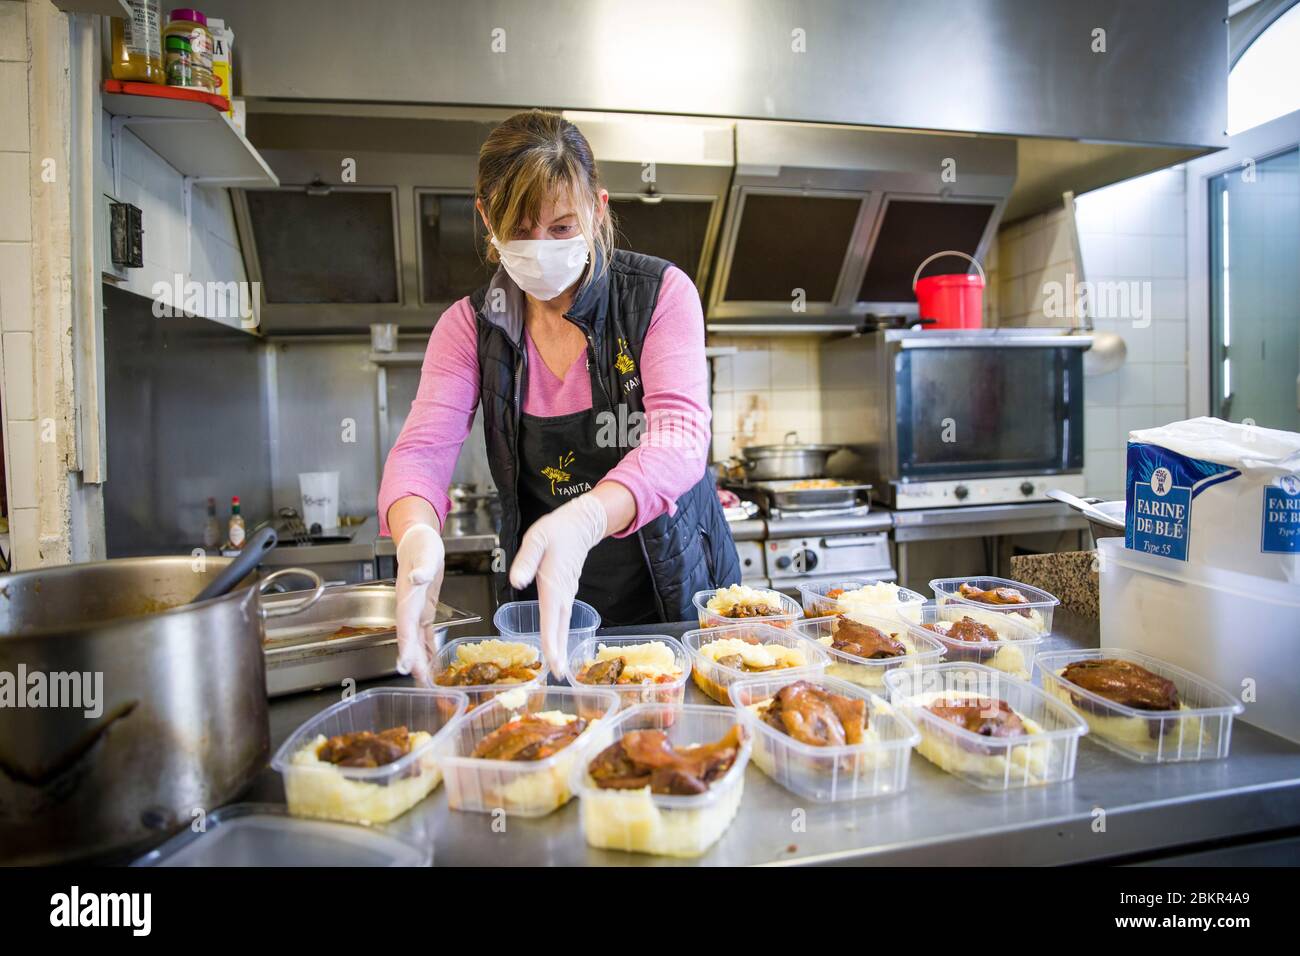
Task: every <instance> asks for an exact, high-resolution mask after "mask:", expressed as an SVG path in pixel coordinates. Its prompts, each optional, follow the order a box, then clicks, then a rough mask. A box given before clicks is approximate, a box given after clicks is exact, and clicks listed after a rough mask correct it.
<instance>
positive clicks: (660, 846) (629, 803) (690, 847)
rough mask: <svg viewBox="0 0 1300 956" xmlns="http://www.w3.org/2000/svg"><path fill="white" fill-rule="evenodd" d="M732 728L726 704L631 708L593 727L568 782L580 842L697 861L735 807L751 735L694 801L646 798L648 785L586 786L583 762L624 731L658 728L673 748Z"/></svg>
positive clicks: (733, 718)
mask: <svg viewBox="0 0 1300 956" xmlns="http://www.w3.org/2000/svg"><path fill="white" fill-rule="evenodd" d="M737 723H741V720H740V718H739V717H738V715H737V714H736V712H735V710H733V709H732V708H730V707H726V708H722V707H712V706H709V705H707V704H705V705H700V704H677V705H672V706H666V705H662V704H638V705H637V706H635V707H631V708H629V709H628V710H625V711H623V712H622V713H621V714H619V715H618V716H617V717H615V718H614V719H613V720H610V721H607V722H605V723H602V724H600V725H599V726H598V727H597V728H596V729H595V730H594V731H593V732H592V734H591V739H590V740H589V741H587V742H586V743H585V744H584V745H583V748H582V753H581V755H580V757H581V759H580V760H578V761H577V762H575V763H574V765H573V770H572V777H571V783H572V787H573V792H574V793H575V794H576V795H577V796H578V798H579V800H580V814H579V819H580V820H581V822H582V832H583V835H584V836H585V837H586V838H587V842H588V843H589V844H591V845H592V846H595V847H602V848H605V849H610V850H625V851H628V852H630V853H652V854H655V855H658V856H674V857H694V856H699V855H700V854H702V853H703V852H704V851H705V850H707V849H708V848H709V847H710V846H712V845H713V844H714V843H716V842H717V840H718V838H719V837H721V836H722V834H723V833H725V832H726V830H727V827H728V826H730V825H731V821H732V820H733V819H734V818H735V816H736V812H737V810H739V809H740V800H741V796H742V795H743V793H744V790H745V765H746V764H748V763H749V752H750V746H751V740H750V739H749V736H750V735H748V734H746V739H745V742H744V744H743V745H742V746H741V748H740V752H739V753H738V754H737V755H736V760H735V763H733V764H732V765H731V768H730V769H729V770H728V771H727V772H726V774H724V775H723V776H722V777H721V779H719V780H716V781H714V783H713V784H712V785H711V786H710V787H709V789H708V790H707V791H706V792H704V793H701V794H696V795H693V796H676V795H671V794H658V793H651V792H650V788H649V787H646V788H644V789H641V790H602V789H600V788H599V787H597V786H596V785H595V783H593V782H592V779H591V777H590V775H588V773H587V765H588V764H589V763H590V762H591V760H592V758H594V757H595V756H596V755H597V754H598V753H600V752H601V751H602V750H604V749H605V748H606V747H608V746H609V745H610V744H612V743H614V742H615V741H616V740H618V739H619V738H621V737H622V736H623V735H624V734H625V733H628V732H629V731H633V730H662V731H663V732H664V733H665V734H666V735H667V737H668V742H669V743H670V744H672V746H674V747H685V746H690V745H692V744H706V743H712V742H713V741H715V740H719V739H721V738H722V737H723V736H724V735H725V734H726V733H727V732H728V731H729V730H730V729H731V728H732V727H733V726H735V725H736V724H737ZM741 726H742V727H743V726H744V724H743V723H741Z"/></svg>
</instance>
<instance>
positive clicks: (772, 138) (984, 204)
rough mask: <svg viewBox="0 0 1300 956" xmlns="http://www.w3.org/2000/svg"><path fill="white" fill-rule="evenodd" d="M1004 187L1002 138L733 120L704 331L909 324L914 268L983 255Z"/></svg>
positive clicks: (1007, 162) (1008, 152)
mask: <svg viewBox="0 0 1300 956" xmlns="http://www.w3.org/2000/svg"><path fill="white" fill-rule="evenodd" d="M1015 181H1016V142H1015V141H1014V140H1008V139H1001V138H994V137H975V136H952V135H930V134H925V133H908V132H904V133H900V132H892V131H891V132H886V131H880V130H866V129H854V128H846V127H826V126H810V125H804V124H793V123H763V122H741V123H738V124H737V126H736V176H735V180H734V182H733V184H732V188H731V194H730V197H729V201H728V205H727V215H726V218H725V220H724V222H723V227H722V239H721V245H720V250H719V261H718V267H717V270H716V275H715V277H714V281H713V285H712V287H711V289H710V294H709V305H708V321H709V325H710V328H711V329H716V330H718V331H726V330H732V331H735V330H755V329H763V328H773V329H785V330H789V329H799V330H803V331H824V330H827V329H834V328H845V327H851V326H853V325H855V324H857V323H858V322H859V321H860V319H861V317H862V316H863V315H865V314H866V313H872V312H875V313H889V314H910V315H915V314H916V302H915V299H914V297H913V295H912V290H911V282H912V274H913V272H914V270H915V269H916V268H917V266H919V265H920V264H921V262H922V261H923V260H924V259H925V258H926V257H927V256H929V255H931V254H932V253H936V252H941V251H944V250H957V251H960V252H964V253H966V254H967V255H970V256H972V257H974V258H976V259H981V258H983V256H984V253H985V251H986V250H987V248H988V246H989V243H990V242H991V241H992V240H993V237H994V236H995V235H996V232H997V227H998V222H999V220H1000V219H1001V215H1002V210H1003V207H1004V205H1005V203H1006V201H1007V197H1008V196H1009V195H1010V193H1011V190H1012V187H1013V186H1014V184H1015ZM947 265H948V266H949V268H950V271H951V270H955V271H965V269H966V267H967V266H966V264H964V263H962V262H961V261H960V260H953V261H952V262H950V263H947ZM927 274H928V273H927Z"/></svg>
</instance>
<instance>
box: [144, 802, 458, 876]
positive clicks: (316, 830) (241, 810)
mask: <svg viewBox="0 0 1300 956" xmlns="http://www.w3.org/2000/svg"><path fill="white" fill-rule="evenodd" d="M432 861H433V844H432V842H430V843H428V844H427V845H424V846H419V847H417V846H412V845H411V844H409V843H407V842H405V841H404V840H401V839H398V838H397V837H395V836H393V835H391V834H389V833H386V832H385V831H384V830H383V829H377V828H374V827H358V826H353V825H351V824H347V823H326V822H325V821H323V820H299V819H297V818H296V817H292V816H290V815H289V814H288V813H287V812H285V809H284V807H281V806H276V805H272V804H258V803H236V804H232V805H230V806H228V807H222V808H221V809H219V810H213V811H212V812H211V813H209V814H208V815H207V818H206V820H205V823H204V827H203V829H202V830H201V831H200V832H195V831H194V830H193V829H191V828H187V829H185V830H182V831H181V832H180V833H179V834H177V835H176V836H174V837H172V838H171V839H170V840H168V841H167V842H166V843H164V844H163V845H162V846H160V847H158V848H157V849H154V850H151V851H150V852H148V853H146V854H145V855H144V856H142V857H140V858H139V859H138V860H136V861H135V862H134V863H132V864H131V865H132V866H223V867H224V866H231V867H236V866H237V867H250V866H349V867H357V866H428V865H429V864H430V863H431V862H432Z"/></svg>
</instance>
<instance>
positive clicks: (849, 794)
mask: <svg viewBox="0 0 1300 956" xmlns="http://www.w3.org/2000/svg"><path fill="white" fill-rule="evenodd" d="M798 680H806V681H808V682H809V683H811V684H814V685H816V686H817V687H820V688H822V689H823V690H827V691H829V692H830V693H832V694H841V695H843V696H845V697H857V698H861V699H862V700H865V701H866V702H867V733H868V734H869V735H870V736H871V737H872V739H871V740H870V741H867V742H864V743H860V744H853V745H843V746H838V747H817V746H813V745H812V744H806V743H804V742H802V741H799V740H795V739H794V738H793V737H791V736H790V735H789V734H785V733H782V732H781V731H779V730H777V729H776V728H775V727H772V726H771V725H769V724H768V723H766V722H765V721H763V720H762V719H761V718H760V717H759V715H758V714H756V713H754V711H753V710H751V708H752V707H753V706H755V705H757V704H761V703H762V702H763V701H766V700H769V699H771V697H772V696H773V695H775V694H776V693H777V692H778V691H779V690H780V689H781V688H782V687H785V686H787V685H789V684H792V683H794V682H795V681H798ZM731 703H732V706H734V707H735V708H736V709H737V710H738V711H739V712H740V715H741V718H742V719H743V720H744V721H745V726H746V727H747V728H748V729H749V731H750V733H751V734H752V735H753V738H754V746H753V752H752V753H751V754H750V759H751V760H753V762H754V764H755V765H756V766H757V767H758V768H759V769H760V770H762V771H763V772H764V773H765V774H767V775H768V776H769V777H771V778H772V779H773V780H775V781H776V782H777V783H779V784H780V785H781V786H783V787H785V788H786V789H787V790H789V791H790V792H791V793H796V794H798V795H799V796H801V797H807V798H808V799H809V800H817V801H822V802H829V801H839V800H860V799H863V798H864V797H879V796H884V795H885V794H890V793H901V792H902V791H903V790H905V789H906V788H907V768H908V764H909V762H910V760H911V756H912V748H913V747H915V746H916V745H917V744H919V743H920V742H921V735H920V733H918V732H917V729H916V728H915V727H914V726H912V723H911V722H910V721H909V720H907V718H905V717H903V716H902V715H900V714H899V713H898V712H897V711H896V710H894V708H893V707H891V706H890V705H889V704H888V703H887V702H886V701H885V700H884V698H882V697H879V696H877V695H876V694H873V693H871V692H870V691H869V690H867V689H866V688H864V687H860V686H859V685H857V684H851V683H849V682H848V681H842V680H835V679H834V678H832V677H798V676H795V677H781V676H773V677H770V678H767V677H759V678H753V679H749V680H740V681H736V682H735V683H734V684H732V685H731Z"/></svg>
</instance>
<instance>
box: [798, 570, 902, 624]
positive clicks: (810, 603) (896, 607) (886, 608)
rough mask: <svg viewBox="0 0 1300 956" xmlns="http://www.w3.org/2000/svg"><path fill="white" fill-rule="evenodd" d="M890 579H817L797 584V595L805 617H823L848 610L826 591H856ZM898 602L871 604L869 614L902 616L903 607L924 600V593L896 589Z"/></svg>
mask: <svg viewBox="0 0 1300 956" xmlns="http://www.w3.org/2000/svg"><path fill="white" fill-rule="evenodd" d="M892 583H893V582H892V581H888V582H882V581H878V580H875V579H873V578H844V579H843V580H840V581H819V582H817V583H815V584H801V585H799V595H800V597H801V598H802V599H803V612H804V615H805V616H806V617H825V616H826V615H828V614H844V613H845V612H846V611H848V610H849V607H848V605H846V604H845V603H844V602H843V601H841V600H840V599H839V598H834V597H827V596H826V594H827V592H828V591H836V590H840V591H856V590H858V589H859V588H863V587H866V586H868V585H872V584H892ZM898 598H899V603H898V604H880V605H878V606H877V605H872V610H871V612H870V613H871V614H872V615H873V616H875V617H881V616H885V617H888V616H890V615H892V614H898V615H899V616H900V618H902V619H903V620H906V619H907V618H906V617H903V609H904V608H906V607H907V606H908V605H914V604H916V605H919V604H920V603H922V602H923V601H924V600H925V595H924V594H920V593H918V592H916V591H910V590H908V589H907V588H903V587H900V588H899V589H898Z"/></svg>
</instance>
